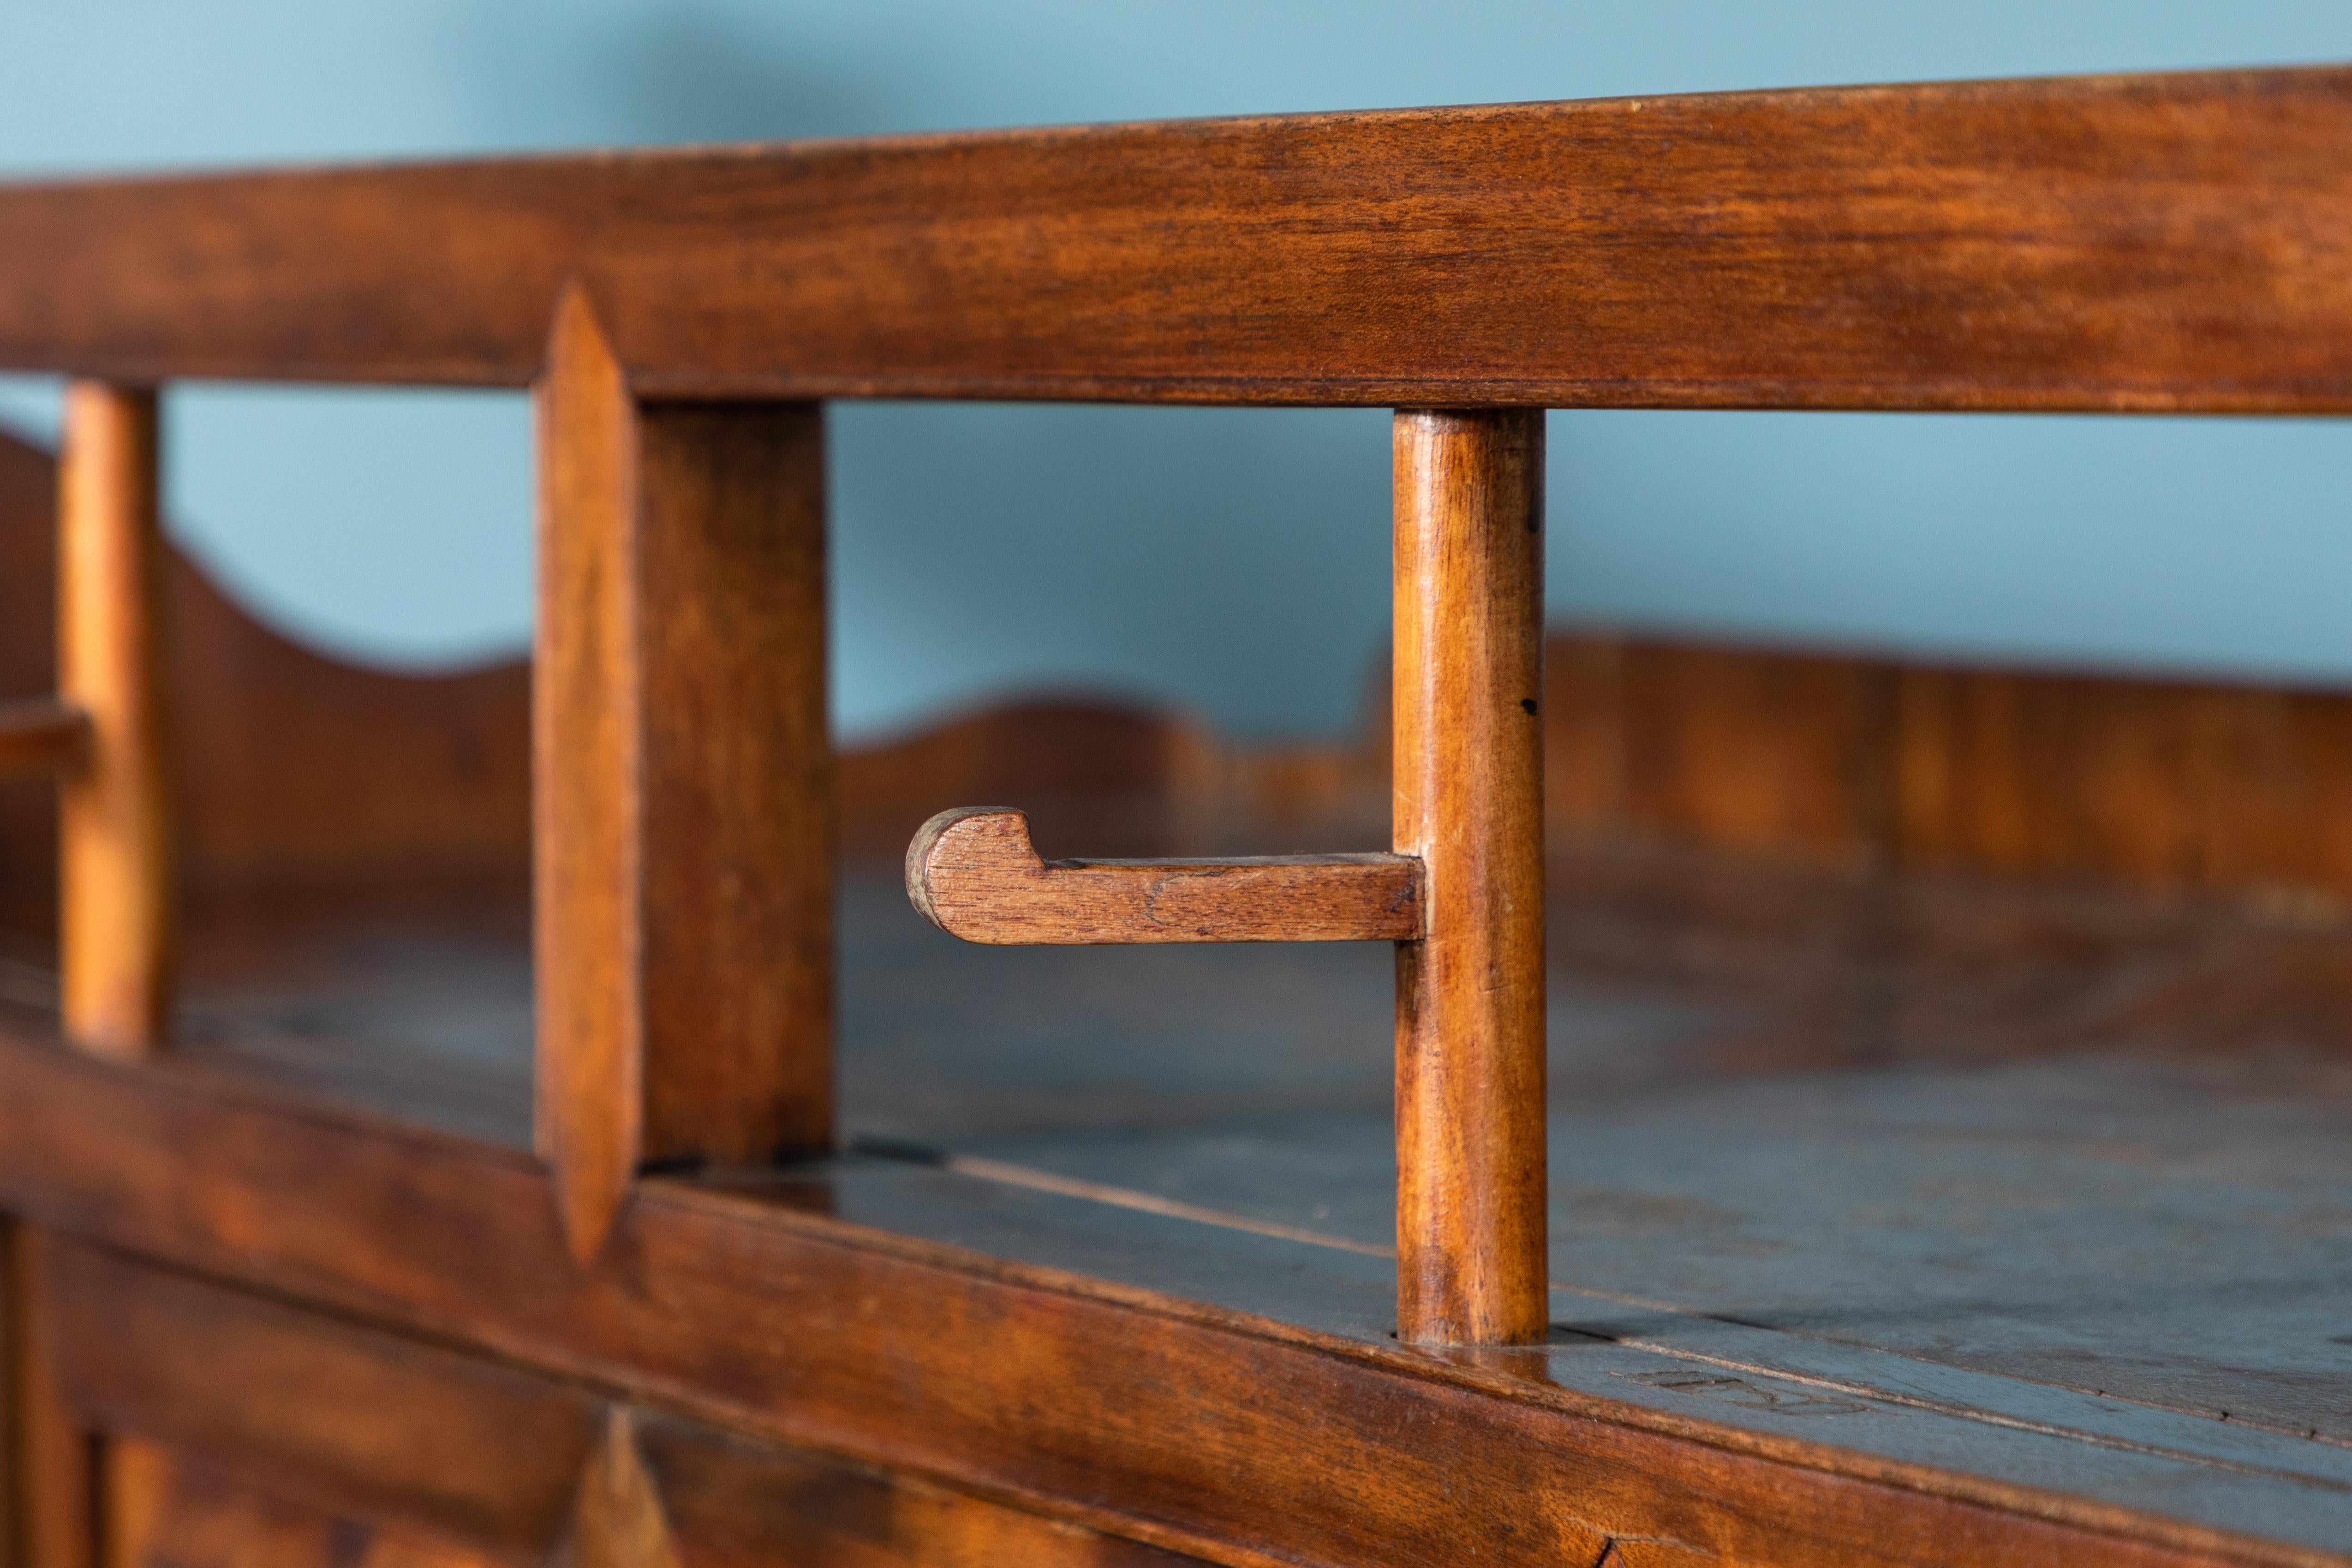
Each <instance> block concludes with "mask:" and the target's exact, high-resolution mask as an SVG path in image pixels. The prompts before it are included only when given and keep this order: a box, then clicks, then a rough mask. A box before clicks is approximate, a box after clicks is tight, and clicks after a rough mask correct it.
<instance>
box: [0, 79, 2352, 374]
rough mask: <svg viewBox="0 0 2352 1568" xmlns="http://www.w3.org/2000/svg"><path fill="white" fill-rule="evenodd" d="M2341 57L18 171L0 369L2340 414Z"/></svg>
mask: <svg viewBox="0 0 2352 1568" xmlns="http://www.w3.org/2000/svg"><path fill="white" fill-rule="evenodd" d="M2347 141H2352V72H2347V71H2346V70H2344V69H2342V68H2319V69H2305V70H2287V71H2247V72H2222V73H2211V74H2198V75H2180V76H2154V77H2116V78H2077V79H2062V80H2044V81H2022V82H1986V83H1961V84H1953V85H1937V86H1926V87H1891V88H1890V87H1880V88H1843V89H1820V90H1810V91H1796V92H1771V93H1753V94H1727V95H1707V96H1699V97H1689V98H1662V99H1616V100H1605V101H1597V102H1588V103H1567V104H1532V105H1506V106H1496V107H1486V108H1475V109H1451V110H1402V111H1395V112H1387V113H1364V114H1334V115H1314V116H1302V117H1297V118H1277V119H1255V120H1213V121H1194V122H1184V123H1175V124H1167V125H1145V126H1113V127H1103V128H1089V129H1077V130H1060V131H1014V132H1003V133H992V134H984V135H971V136H952V137H911V138H904V139H899V140H894V141H870V142H851V143H832V144H811V145H805V146H798V147H785V148H772V149H751V150H740V151H722V152H646V153H629V154H611V155H602V156H594V157H576V158H563V159H546V158H540V159H520V160H505V161H493V162H475V163H460V164H447V165H438V166H417V167H408V168H389V169H386V168H366V169H352V170H343V171H334V172H283V173H260V174H245V175H235V176H226V177H199V178H170V179H150V180H135V181H120V182H83V183H49V184H40V185H19V186H16V187H13V188H10V189H7V190H5V192H0V232H5V233H6V234H7V235H10V237H11V244H10V246H9V247H8V251H7V254H6V256H5V257H0V365H5V366H7V367H9V368H12V369H24V370H70V371H79V372H82V373H102V374H106V375H110V376H113V377H117V378H125V379H136V378H142V377H153V376H161V375H165V374H174V375H202V376H227V377H270V378H284V379H298V380H313V379H316V380H351V381H372V382H433V383H448V384H498V385H509V386H520V385H522V384H525V383H527V382H530V381H531V380H532V379H533V378H534V377H535V376H536V375H537V373H538V371H539V370H540V368H541V361H542V354H543V351H544V348H545V340H544V332H545V324H546V322H547V320H548V319H549V316H550V313H551V310H552V309H553V308H554V305H555V302H556V298H557V295H558V294H559V292H560V291H561V289H562V287H563V285H564V282H565V280H566V279H571V278H578V279H581V280H583V281H584V282H585V283H586V285H587V286H588V287H589V288H590V290H591V291H592V293H593V295H594V297H595V298H597V299H598V300H599V302H600V304H602V305H603V306H604V308H606V309H607V310H608V311H609V315H608V317H607V321H606V325H607V329H608V330H609V332H610V335H611V340H612V343H613V347H614V352H615V354H616V355H617V357H618V359H619V360H620V361H621V363H622V364H624V365H625V366H626V367H627V370H628V374H629V376H630V378H631V380H632V382H634V383H635V385H637V386H638V388H639V389H640V390H641V391H645V392H663V393H674V394H692V395H695V396H731V397H761V398H774V397H784V398H816V397H836V396H861V397H862V396H878V397H912V396H921V397H962V398H1014V397H1025V398H1065V399H1069V398H1105V399H1119V400H1129V401H1139V402H1157V401H1192V402H1305V403H1355V404H1365V405H1375V406H1465V405H1496V404H1518V405H1535V404H1550V405H1554V406H1561V405H1577V406H1581V405H1610V406H1675V407H1701V406H1705V407H1747V406H1773V407H1791V408H1920V409H1930V408H1951V409H1962V408H1966V409H1994V408H2010V409H2053V410H2054V409H2079V410H2109V409H2141V410H2190V409H2201V410H2209V411H2221V410H2230V411H2239V412H2256V411H2270V412H2286V411H2295V412H2303V413H2318V412H2323V411H2336V412H2341V411H2343V410H2345V409H2347V408H2352V356H2347V351H2346V349H2345V346H2344V345H2345V342H2346V324H2347V320H2352V265H2347V264H2348V263H2352V168H2347V165H2346V162H2345V161H2344V159H2343V158H2342V156H2341V152H2342V149H2343V147H2344V145H2345V144H2346V142H2347Z"/></svg>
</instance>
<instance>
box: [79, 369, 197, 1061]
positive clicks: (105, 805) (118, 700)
mask: <svg viewBox="0 0 2352 1568" xmlns="http://www.w3.org/2000/svg"><path fill="white" fill-rule="evenodd" d="M65 421H66V424H65V455H64V458H63V461H62V464H61V465H60V471H59V485H58V695H59V696H60V697H61V699H62V700H63V701H65V702H67V703H68V704H70V705H71V706H74V707H76V708H78V709H79V710H80V711H81V712H82V713H83V714H85V715H87V716H88V718H89V743H88V744H89V754H88V757H89V760H88V766H86V767H83V768H78V769H76V770H75V771H74V772H73V773H72V774H71V775H69V776H68V778H67V779H65V781H64V787H63V788H62V789H60V790H59V791H58V808H59V825H58V884H59V894H60V898H61V914H60V917H59V926H60V933H59V946H60V948H61V950H62V951H61V954H60V959H59V967H60V970H61V972H62V977H63V994H64V1000H63V1010H64V1016H65V1027H66V1032H67V1034H68V1036H70V1037H71V1038H72V1039H73V1040H75V1041H76V1043H78V1044H79V1045H80V1046H81V1047H82V1048H83V1049H84V1050H86V1051H93V1052H95V1053H97V1054H99V1055H101V1056H111V1057H136V1056H143V1055H145V1054H147V1053H149V1052H151V1051H153V1050H154V1049H155V1048H156V1047H157V1046H158V1045H159V1044H161V1043H162V1041H163V1035H164V1032H165V1030H166V1027H167V1023H168V1019H169V1014H170V1008H171V985H172V963H173V952H172V946H173V932H172V915H173V911H172V897H173V894H172V883H173V842H172V819H171V805H170V796H171V757H170V745H169V736H168V734H167V731H166V727H165V723H164V697H163V662H164V661H163V638H164V628H163V612H162V574H163V532H162V528H161V526H160V524H159V523H158V520H157V515H156V483H157V476H156V457H157V454H156V439H157V429H156V411H155V393H154V392H153V391H152V389H142V388H130V387H121V386H112V385H108V384H104V383H101V382H76V383H74V384H73V385H72V386H70V387H68V389H67V392H66V411H65Z"/></svg>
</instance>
